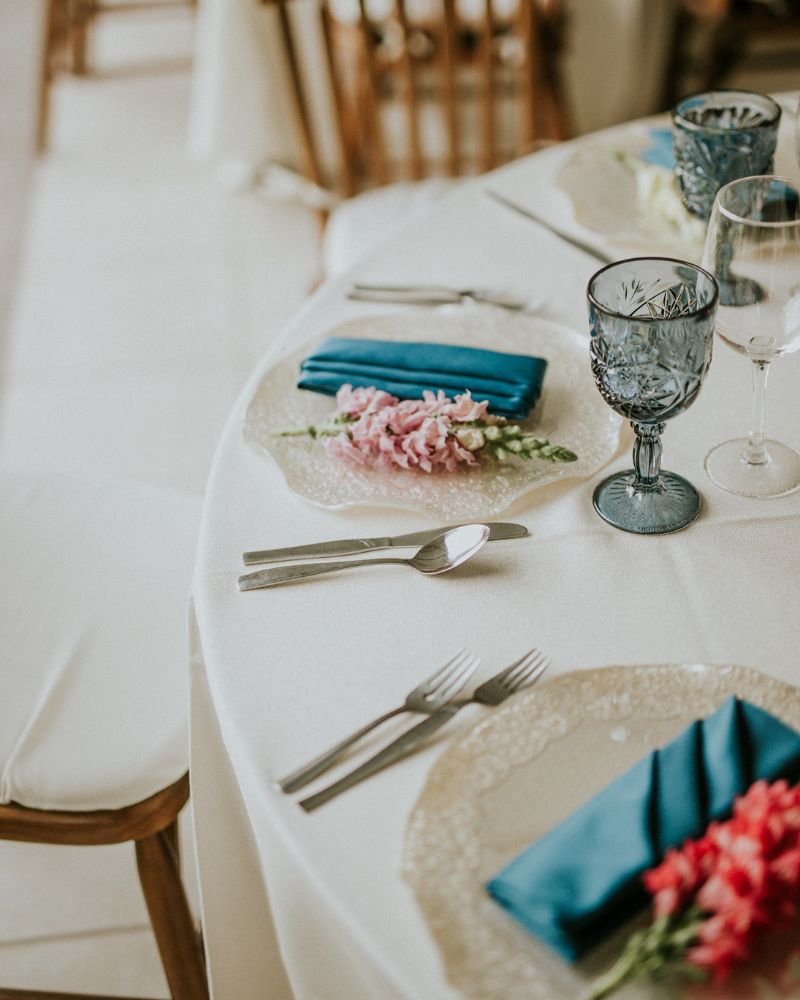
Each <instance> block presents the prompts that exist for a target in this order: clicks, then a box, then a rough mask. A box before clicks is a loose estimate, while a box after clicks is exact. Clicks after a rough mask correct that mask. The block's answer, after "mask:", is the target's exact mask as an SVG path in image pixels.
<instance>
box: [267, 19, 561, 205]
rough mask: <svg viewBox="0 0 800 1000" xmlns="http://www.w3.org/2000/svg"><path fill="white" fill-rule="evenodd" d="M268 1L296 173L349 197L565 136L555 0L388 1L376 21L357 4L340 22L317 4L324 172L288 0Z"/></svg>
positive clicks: (484, 166)
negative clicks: (329, 160)
mask: <svg viewBox="0 0 800 1000" xmlns="http://www.w3.org/2000/svg"><path fill="white" fill-rule="evenodd" d="M263 2H264V3H266V4H268V5H272V6H275V7H277V12H278V21H279V26H280V34H281V38H282V42H283V47H284V51H285V54H286V64H287V68H288V79H289V81H290V83H291V87H290V89H291V103H292V108H293V111H294V120H295V123H296V130H297V136H298V143H299V148H300V150H301V154H302V160H303V170H304V172H305V174H306V176H308V177H309V178H310V179H311V180H313V181H315V182H316V183H318V184H321V185H323V186H327V187H331V188H334V189H337V190H338V191H340V192H341V193H342V194H344V195H345V196H348V197H349V196H352V195H354V194H356V193H357V192H359V191H363V190H365V189H367V188H370V187H375V186H380V185H385V184H388V183H390V182H392V181H400V180H420V179H422V178H424V177H430V176H447V177H456V176H460V175H464V174H475V173H480V172H482V171H485V170H491V169H492V168H493V167H496V166H498V165H499V164H501V163H504V162H506V161H508V160H511V159H513V158H515V157H516V156H519V155H521V154H523V153H525V152H531V151H532V150H533V149H534V148H535V147H536V144H537V143H539V142H541V141H545V142H549V141H557V140H561V139H565V138H566V137H567V134H568V126H567V115H566V112H565V106H564V100H563V97H562V94H561V88H560V85H559V77H558V67H557V55H558V50H559V41H560V28H561V10H560V6H559V2H558V0H517V3H516V6H515V7H514V8H512V9H511V10H510V11H508V12H507V13H503V14H501V13H499V12H498V11H497V10H496V4H494V3H492V2H491V0H479V6H478V8H476V9H474V10H472V11H470V13H469V14H466V13H464V12H462V11H461V10H460V8H459V6H458V4H457V3H456V0H422V2H419V0H418V2H417V3H414V2H413V0H392V4H391V7H390V9H388V10H387V11H386V13H384V14H382V15H381V16H380V17H378V16H375V15H373V14H372V13H371V12H370V6H369V5H368V4H367V3H366V0H352V2H353V3H354V4H356V3H357V7H355V6H354V9H353V10H352V11H351V12H349V14H348V12H347V11H345V12H344V15H343V14H342V4H341V3H339V4H337V7H336V8H334V6H333V2H332V0H320V4H319V15H320V22H321V34H322V39H323V42H324V45H323V48H324V56H325V63H326V66H325V70H326V75H327V78H328V81H329V83H330V91H331V95H332V106H333V109H334V114H335V130H336V134H337V137H338V144H339V147H340V154H341V155H340V160H339V163H338V164H335V165H334V166H333V168H331V165H330V164H326V163H325V162H324V161H323V157H322V155H321V152H320V142H319V136H318V134H317V133H318V129H316V128H315V125H314V118H315V115H314V109H313V106H312V105H313V97H312V90H313V87H312V86H311V85H310V84H309V80H308V76H309V73H308V66H307V65H306V62H307V59H306V60H305V61H304V58H303V53H302V46H301V45H300V44H299V43H298V37H297V35H298V29H297V27H296V25H295V23H294V19H293V11H292V10H291V8H292V6H293V4H292V2H291V0H263ZM506 8H508V5H506ZM337 11H338V15H337ZM318 113H319V112H317V114H318Z"/></svg>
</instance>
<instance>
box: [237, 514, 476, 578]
mask: <svg viewBox="0 0 800 1000" xmlns="http://www.w3.org/2000/svg"><path fill="white" fill-rule="evenodd" d="M488 539H489V528H488V526H487V525H485V524H462V525H461V527H459V528H451V529H450V531H445V532H444V534H442V535H437V536H436V538H433V539H432V540H431V541H430V542H428V543H427V544H426V545H423V546H422V548H421V549H420V550H419V551H418V552H417V554H416V555H415V556H413V557H412V558H411V559H396V558H395V559H386V558H382V559H353V560H349V561H348V562H330V563H312V564H310V565H309V564H308V563H306V564H305V565H303V566H278V567H277V568H275V569H262V570H259V571H258V572H257V573H245V575H244V576H240V577H239V580H238V581H237V582H238V585H239V590H258V588H259V587H273V586H274V585H275V584H276V583H288V582H289V581H290V580H302V579H303V578H304V577H306V576H317V575H318V574H319V573H333V572H335V571H336V570H339V569H350V567H351V566H375V565H377V564H378V563H404V564H405V565H406V566H413V568H414V569H416V570H418V571H419V572H420V573H425V574H427V575H428V576H435V575H436V574H437V573H446V572H447V571H448V570H449V569H455V568H456V566H460V565H461V563H463V562H466V561H467V559H470V558H471V557H472V556H474V555H475V553H476V552H478V551H480V549H482V548H483V546H484V545H485V544H486V542H487V541H488Z"/></svg>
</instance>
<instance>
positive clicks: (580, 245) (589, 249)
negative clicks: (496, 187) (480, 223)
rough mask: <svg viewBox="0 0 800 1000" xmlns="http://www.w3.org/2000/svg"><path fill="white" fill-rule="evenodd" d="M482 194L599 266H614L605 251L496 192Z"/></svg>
mask: <svg viewBox="0 0 800 1000" xmlns="http://www.w3.org/2000/svg"><path fill="white" fill-rule="evenodd" d="M483 193H484V194H485V195H487V197H489V198H492V199H493V200H494V201H496V202H497V203H498V204H500V205H505V207H506V208H510V209H511V211H512V212H518V213H519V214H520V215H524V216H525V218H526V219H530V220H531V221H532V222H536V223H538V224H539V225H540V226H543V227H544V228H545V229H549V230H550V232H551V233H552V234H553V235H554V236H558V238H559V239H562V240H564V242H565V243H569V244H571V245H572V246H574V247H575V248H576V250H582V251H583V252H584V253H587V254H589V256H590V257H594V259H595V260H599V261H600V263H601V264H615V263H616V262H617V258H616V257H612V256H610V255H609V254H607V253H605V251H603V250H598V249H597V247H593V246H590V245H589V244H588V243H584V242H583V241H582V240H579V239H576V238H575V237H574V236H570V235H569V233H565V232H564V231H563V230H561V229H557V228H556V227H555V226H553V225H551V223H549V222H545V220H544V219H540V218H539V216H538V215H535V214H534V213H533V212H531V211H529V210H528V209H527V208H523V207H522V206H521V205H517V204H515V203H514V202H513V201H509V200H508V198H504V197H503V195H501V194H498V193H497V192H496V191H492V190H490V189H489V188H484V189H483Z"/></svg>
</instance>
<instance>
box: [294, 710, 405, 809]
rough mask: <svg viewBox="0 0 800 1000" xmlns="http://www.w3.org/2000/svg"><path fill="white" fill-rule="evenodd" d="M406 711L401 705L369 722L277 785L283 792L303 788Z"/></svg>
mask: <svg viewBox="0 0 800 1000" xmlns="http://www.w3.org/2000/svg"><path fill="white" fill-rule="evenodd" d="M406 711H408V709H407V708H406V707H405V705H401V706H400V708H395V709H393V710H392V711H391V712H387V713H386V715H382V716H381V717H380V718H379V719H375V721H374V722H370V723H369V724H368V725H366V726H364V728H363V729H359V731H358V732H357V733H353V735H352V736H348V737H347V739H346V740H342V742H341V743H337V744H336V746H335V747H331V748H330V750H328V751H326V752H325V753H322V754H320V755H319V757H315V758H314V759H313V760H312V761H309V762H308V764H306V765H305V767H301V768H298V770H296V771H292V773H291V774H287V775H286V777H285V778H281V780H280V781H279V782H278V785H279V786H280V788H281V791H283V792H296V791H297V790H298V788H303V787H304V786H305V785H307V784H308V783H309V781H313V780H314V778H316V777H317V775H318V774H322V772H323V771H327V770H328V768H329V767H332V766H333V765H334V764H335V763H336V761H337V760H339V759H340V758H342V757H344V755H345V754H346V753H347V751H348V750H349V749H350V747H351V746H353V745H354V744H355V743H358V741H359V740H360V739H361V737H362V736H366V735H367V733H370V732H372V730H373V729H377V728H378V726H380V725H381V723H383V722H386V720H387V719H392V718H394V716H395V715H400V713H401V712H406Z"/></svg>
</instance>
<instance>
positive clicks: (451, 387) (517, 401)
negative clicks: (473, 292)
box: [297, 337, 547, 420]
mask: <svg viewBox="0 0 800 1000" xmlns="http://www.w3.org/2000/svg"><path fill="white" fill-rule="evenodd" d="M546 368H547V362H546V361H545V360H544V359H542V358H534V357H531V356H530V355H527V354H503V353H501V352H500V351H484V350H479V349H478V348H474V347H453V346H450V345H449V344H418V343H401V342H397V341H389V340H355V339H348V338H345V337H329V338H328V339H327V340H325V341H324V342H323V343H322V345H321V346H320V347H318V348H317V350H316V351H314V353H313V354H310V355H309V356H308V357H307V358H306V360H305V361H304V362H303V364H302V365H301V368H300V381H299V382H298V383H297V386H298V388H299V389H311V390H312V391H313V392H321V393H324V394H325V395H327V396H335V395H336V393H337V392H338V391H339V389H340V388H341V387H342V386H343V385H344V384H345V383H349V384H350V385H352V386H353V387H357V386H365V387H369V386H375V388H376V389H382V390H383V391H384V392H389V393H391V394H392V395H393V396H397V397H399V398H400V399H421V398H422V393H423V391H424V390H425V389H430V390H431V391H432V392H438V390H439V389H441V390H442V391H443V392H444V393H445V395H447V396H449V397H450V398H451V399H452V398H453V396H455V395H456V394H457V393H463V392H466V391H467V390H469V391H470V392H471V393H472V398H473V399H474V400H476V402H482V401H483V400H484V399H486V400H488V401H489V412H490V413H497V414H499V415H500V416H504V417H514V418H515V419H518V420H522V419H524V418H525V417H527V416H528V413H529V412H530V411H531V410H532V409H533V407H534V406H535V405H536V401H537V399H538V398H539V396H540V394H541V391H542V381H543V380H544V373H545V369H546Z"/></svg>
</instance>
